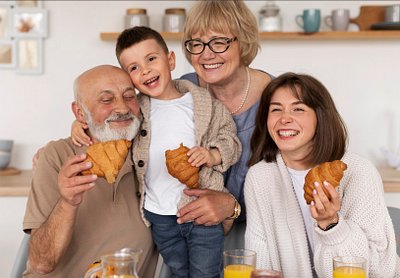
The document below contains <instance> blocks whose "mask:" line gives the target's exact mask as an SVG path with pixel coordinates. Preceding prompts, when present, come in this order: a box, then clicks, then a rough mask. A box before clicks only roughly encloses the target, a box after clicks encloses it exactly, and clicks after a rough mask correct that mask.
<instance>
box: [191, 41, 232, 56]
mask: <svg viewBox="0 0 400 278" xmlns="http://www.w3.org/2000/svg"><path fill="white" fill-rule="evenodd" d="M235 40H236V38H233V39H230V38H214V39H212V40H210V41H209V42H208V43H204V42H202V41H201V40H188V41H186V42H185V46H186V49H187V51H189V52H190V53H192V54H200V53H202V52H203V51H204V49H205V47H206V45H208V47H209V48H210V50H211V51H212V52H214V53H223V52H225V51H226V50H227V49H228V48H229V46H230V45H231V43H232V42H233V41H235Z"/></svg>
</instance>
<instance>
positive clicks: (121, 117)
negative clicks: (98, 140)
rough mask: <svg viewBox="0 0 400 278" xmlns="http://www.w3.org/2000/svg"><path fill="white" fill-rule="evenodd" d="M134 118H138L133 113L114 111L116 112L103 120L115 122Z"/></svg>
mask: <svg viewBox="0 0 400 278" xmlns="http://www.w3.org/2000/svg"><path fill="white" fill-rule="evenodd" d="M134 118H137V119H138V120H139V118H138V117H136V116H135V115H133V114H132V112H128V113H126V114H120V113H116V114H113V115H111V116H110V117H108V118H107V119H106V120H105V122H106V123H109V122H117V121H127V120H133V119H134Z"/></svg>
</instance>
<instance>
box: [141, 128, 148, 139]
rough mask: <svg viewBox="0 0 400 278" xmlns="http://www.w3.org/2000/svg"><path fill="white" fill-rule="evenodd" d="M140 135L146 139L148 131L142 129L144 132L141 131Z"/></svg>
mask: <svg viewBox="0 0 400 278" xmlns="http://www.w3.org/2000/svg"><path fill="white" fill-rule="evenodd" d="M140 135H141V136H143V137H145V136H146V135H147V130H145V129H142V130H141V131H140Z"/></svg>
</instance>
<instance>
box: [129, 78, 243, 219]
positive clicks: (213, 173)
mask: <svg viewBox="0 0 400 278" xmlns="http://www.w3.org/2000/svg"><path fill="white" fill-rule="evenodd" d="M173 82H174V85H175V87H176V88H177V90H178V91H179V92H180V93H182V94H185V93H187V92H191V94H192V97H193V108H194V122H195V133H196V134H195V135H196V136H195V138H196V145H198V146H202V147H205V148H217V149H218V150H219V152H220V154H221V158H222V164H220V165H217V166H215V167H213V168H208V167H206V166H202V167H201V168H200V173H199V175H200V180H199V181H200V188H209V189H213V190H218V191H221V190H224V180H223V174H222V173H223V172H225V171H226V170H227V169H228V168H229V167H230V166H231V165H233V164H234V163H235V162H236V161H237V160H238V159H239V157H240V154H241V151H242V146H241V144H240V141H239V138H238V137H237V135H236V125H235V122H234V121H233V119H232V116H231V114H230V113H229V111H228V110H227V109H226V107H225V106H224V105H223V104H222V103H221V102H219V101H218V100H216V99H215V98H213V97H212V96H211V95H210V93H209V92H208V91H207V90H206V89H204V88H201V87H198V86H197V85H195V84H193V83H192V82H190V81H187V80H176V81H173ZM139 103H140V108H141V110H142V114H143V123H142V130H141V131H140V132H139V135H138V136H137V138H135V141H134V145H133V161H134V164H135V168H136V172H137V177H138V180H139V184H140V187H139V189H140V194H141V200H140V210H141V213H142V218H143V220H144V222H145V223H146V224H147V225H150V223H149V222H148V221H147V220H146V219H145V217H144V213H143V207H144V195H145V178H144V177H145V173H146V169H147V162H148V160H149V147H150V136H151V134H150V120H149V117H150V98H149V97H148V96H146V95H144V94H139ZM171 124H173V123H171ZM178 144H179V142H177V145H178ZM191 200H192V198H189V197H188V196H186V195H184V194H183V195H182V198H181V201H180V202H179V207H182V206H183V205H185V204H187V203H189V202H190V201H191ZM177 205H178V204H177Z"/></svg>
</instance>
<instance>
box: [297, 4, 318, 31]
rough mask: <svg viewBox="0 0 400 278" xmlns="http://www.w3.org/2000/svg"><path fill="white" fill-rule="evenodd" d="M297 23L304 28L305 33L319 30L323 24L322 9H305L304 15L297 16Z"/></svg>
mask: <svg viewBox="0 0 400 278" xmlns="http://www.w3.org/2000/svg"><path fill="white" fill-rule="evenodd" d="M296 23H297V25H299V26H300V27H301V28H302V29H303V30H304V32H305V33H315V32H318V31H319V27H320V25H321V10H319V9H306V10H303V14H302V15H297V16H296Z"/></svg>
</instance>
